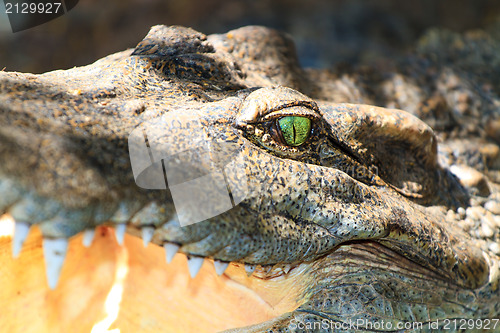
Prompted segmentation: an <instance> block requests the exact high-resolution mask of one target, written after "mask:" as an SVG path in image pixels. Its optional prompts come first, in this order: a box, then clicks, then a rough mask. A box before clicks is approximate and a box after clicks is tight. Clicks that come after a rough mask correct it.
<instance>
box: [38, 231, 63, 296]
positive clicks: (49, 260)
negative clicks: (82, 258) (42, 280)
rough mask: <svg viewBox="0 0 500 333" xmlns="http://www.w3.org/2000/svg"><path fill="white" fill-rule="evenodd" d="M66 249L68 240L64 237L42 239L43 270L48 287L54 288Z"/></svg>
mask: <svg viewBox="0 0 500 333" xmlns="http://www.w3.org/2000/svg"><path fill="white" fill-rule="evenodd" d="M67 251H68V240H67V239H65V238H56V239H44V240H43V255H44V257H45V270H46V274H47V281H48V284H49V288H50V289H55V287H56V286H57V281H58V280H59V275H60V273H61V268H62V265H63V263H64V258H65V257H66V252H67Z"/></svg>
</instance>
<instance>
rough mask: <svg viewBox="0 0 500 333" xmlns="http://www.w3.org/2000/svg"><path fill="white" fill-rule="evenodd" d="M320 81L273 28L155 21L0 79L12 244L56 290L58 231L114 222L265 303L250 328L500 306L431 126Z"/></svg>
mask: <svg viewBox="0 0 500 333" xmlns="http://www.w3.org/2000/svg"><path fill="white" fill-rule="evenodd" d="M315 75H317V74H314V73H312V72H306V71H303V70H302V69H300V67H299V66H298V65H297V62H296V59H295V56H294V51H293V45H292V43H291V42H290V40H289V39H288V38H287V37H286V36H283V35H281V34H279V33H277V32H274V31H272V30H268V29H265V28H260V27H247V28H242V29H238V30H235V31H231V32H229V33H227V34H223V35H211V36H208V37H207V36H204V35H203V34H200V33H198V32H196V31H193V30H191V29H187V28H182V27H164V26H156V27H153V28H152V30H151V31H150V33H149V34H148V35H147V36H146V38H145V39H144V40H143V41H142V42H141V43H139V44H138V46H137V47H136V48H135V49H134V50H128V51H124V52H121V53H117V54H114V55H111V56H108V57H106V58H104V59H101V60H99V61H97V62H96V63H94V64H92V65H89V66H86V67H81V68H73V69H69V70H65V71H54V72H50V73H46V74H42V75H31V74H20V73H5V72H2V73H0V110H1V113H0V117H1V121H2V122H1V124H2V126H1V127H0V137H1V141H0V155H1V158H2V163H1V165H0V179H1V183H0V194H1V197H0V209H1V210H2V213H8V214H9V215H10V216H12V218H13V219H14V220H15V221H16V234H15V236H14V239H13V248H14V254H15V255H17V254H18V253H19V251H20V249H21V246H22V243H23V240H24V237H25V234H26V233H27V230H28V228H29V226H31V225H37V226H38V228H39V230H40V231H41V233H42V235H43V239H44V240H43V249H44V254H45V261H46V266H47V275H48V284H49V285H50V287H52V288H55V287H56V285H57V280H58V276H59V271H60V269H61V265H62V260H63V259H64V256H65V254H66V251H67V244H68V241H67V240H68V239H69V238H70V237H72V236H75V235H78V234H80V233H84V234H85V238H84V239H85V242H89V241H90V240H91V238H90V237H92V235H93V229H94V228H95V227H97V226H100V225H108V226H115V227H116V230H117V231H116V232H117V236H118V238H119V240H120V241H121V239H122V238H123V235H122V232H123V231H124V230H125V228H126V229H127V231H128V232H129V233H130V234H132V235H138V236H142V238H143V240H144V242H145V244H147V243H149V242H152V243H154V244H156V245H159V246H162V247H164V248H165V250H166V252H167V260H171V259H172V257H173V255H174V254H175V253H177V252H180V253H183V254H185V255H186V256H187V258H188V267H189V273H190V275H191V276H192V277H193V278H194V277H195V276H196V275H197V273H198V271H199V270H200V267H201V266H202V264H203V263H204V261H205V260H208V261H211V262H213V265H214V267H215V272H216V273H217V274H218V275H223V276H222V277H221V278H220V279H224V281H226V282H227V283H229V282H231V283H234V282H236V284H237V285H240V286H244V287H245V288H246V289H248V290H250V291H252V292H253V293H255V294H257V295H258V297H259V298H260V299H262V300H263V301H264V302H265V303H266V304H267V305H268V306H269V307H271V308H273V309H275V310H276V313H274V315H273V316H274V317H273V318H272V319H271V320H269V321H266V322H264V323H262V324H258V325H256V326H252V327H249V328H244V329H241V331H245V332H246V331H248V332H260V331H266V332H278V331H280V332H281V330H282V329H288V330H289V331H295V330H297V331H301V329H302V330H303V329H304V327H308V326H311V327H313V326H314V325H316V326H314V327H317V328H318V327H321V328H318V329H319V330H321V329H322V330H324V331H329V330H330V329H331V327H332V325H333V326H335V325H348V324H349V325H350V323H352V322H355V323H356V326H355V327H356V329H360V330H363V329H367V330H370V327H372V328H373V325H382V324H383V323H384V322H385V325H391V327H399V326H397V325H405V324H408V323H412V322H422V323H426V324H425V325H430V324H434V323H436V325H444V324H446V322H445V321H444V320H445V319H449V318H457V317H459V318H474V319H476V318H493V317H495V316H497V317H498V315H499V313H500V308H499V300H500V292H499V289H498V288H499V286H498V282H499V276H500V275H499V267H498V263H499V260H498V256H496V255H495V254H494V253H493V252H491V251H488V249H487V248H486V249H485V248H482V247H481V246H480V245H479V243H477V242H476V241H475V240H474V239H473V238H471V235H470V234H468V233H466V232H465V231H464V230H463V229H464V228H463V224H462V223H461V221H462V220H463V216H461V213H460V211H461V210H463V209H464V208H467V207H468V206H469V205H470V196H471V194H470V191H469V190H468V189H467V188H465V187H464V186H462V184H460V182H459V180H458V179H457V178H456V177H455V176H454V175H453V174H452V173H451V172H450V171H449V170H448V169H447V168H446V167H444V166H442V165H441V164H440V163H438V150H437V139H436V136H435V134H434V132H433V130H432V129H431V128H430V127H429V126H428V125H426V124H425V123H424V122H422V121H421V120H419V119H418V118H416V117H414V116H413V115H411V114H409V113H406V112H404V111H400V110H394V109H386V108H381V107H375V106H370V105H363V104H347V103H337V102H338V101H339V100H342V98H339V96H338V94H331V95H329V94H327V93H325V89H323V90H321V89H318V88H317V87H318V85H319V83H318V82H314V77H315ZM321 84H323V85H327V84H328V83H325V82H321ZM299 91H300V92H299ZM308 96H310V97H308ZM496 189H497V187H496V185H495V186H492V188H491V191H489V192H488V195H490V194H491V197H492V198H493V199H494V198H498V195H497V194H496V192H497V191H496ZM490 192H491V193H490ZM493 199H492V200H493ZM492 202H493V201H492ZM462 215H463V214H462ZM489 216H493V215H491V214H490V215H489ZM493 218H498V216H493ZM101 230H105V229H101ZM21 257H22V256H21ZM94 260H98V259H94ZM150 264H151V265H153V266H154V265H164V263H151V261H150ZM228 267H229V268H228ZM226 269H227V270H226ZM173 274H182V272H174V273H173ZM40 279H41V278H39V280H40ZM188 296H189V295H186V296H185V298H186V299H189V297H188ZM182 297H184V296H182ZM218 297H221V298H225V297H226V296H225V295H219V296H218ZM227 297H229V296H227ZM144 302H145V303H147V302H154V301H153V299H145V300H144ZM159 302H162V300H159ZM156 306H157V307H161V306H162V305H161V303H160V304H156ZM249 311H250V310H249ZM193 312H194V313H195V314H196V313H198V311H197V310H196V309H195V310H194V311H193ZM250 312H251V311H250ZM219 315H220V316H224V315H223V314H222V315H221V314H219ZM249 316H251V315H250V314H249ZM325 320H326V322H325ZM436 320H441V321H439V322H436ZM214 321H215V319H214ZM325 323H327V324H326V326H327V327H326V328H325V327H324V325H325ZM388 323H389V324H388ZM318 325H319V326H318ZM321 325H323V326H321ZM370 325H372V326H370ZM340 327H344V326H340ZM375 327H376V326H375ZM351 328H352V327H351ZM387 328H388V327H387Z"/></svg>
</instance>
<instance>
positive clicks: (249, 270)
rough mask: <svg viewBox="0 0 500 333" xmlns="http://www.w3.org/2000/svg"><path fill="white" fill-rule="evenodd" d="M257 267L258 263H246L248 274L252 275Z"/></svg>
mask: <svg viewBox="0 0 500 333" xmlns="http://www.w3.org/2000/svg"><path fill="white" fill-rule="evenodd" d="M256 268H257V265H249V264H245V272H247V275H248V276H251V275H252V274H253V272H254V271H255V269H256Z"/></svg>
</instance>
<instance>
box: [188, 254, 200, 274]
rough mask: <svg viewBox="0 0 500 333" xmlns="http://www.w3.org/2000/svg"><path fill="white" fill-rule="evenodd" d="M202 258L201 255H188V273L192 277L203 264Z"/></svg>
mask: <svg viewBox="0 0 500 333" xmlns="http://www.w3.org/2000/svg"><path fill="white" fill-rule="evenodd" d="M203 260H204V259H203V258H202V257H188V268H189V275H191V277H192V278H194V277H195V276H196V274H198V272H199V271H200V268H201V265H203Z"/></svg>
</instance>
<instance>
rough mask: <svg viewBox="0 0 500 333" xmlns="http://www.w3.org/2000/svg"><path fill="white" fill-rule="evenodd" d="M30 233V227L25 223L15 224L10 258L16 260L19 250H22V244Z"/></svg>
mask: <svg viewBox="0 0 500 333" xmlns="http://www.w3.org/2000/svg"><path fill="white" fill-rule="evenodd" d="M29 231H30V225H29V223H26V222H16V224H15V228H14V239H13V240H12V256H13V257H14V258H17V257H18V256H19V253H20V252H21V249H22V248H23V243H24V240H25V239H26V237H27V236H28V233H29Z"/></svg>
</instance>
